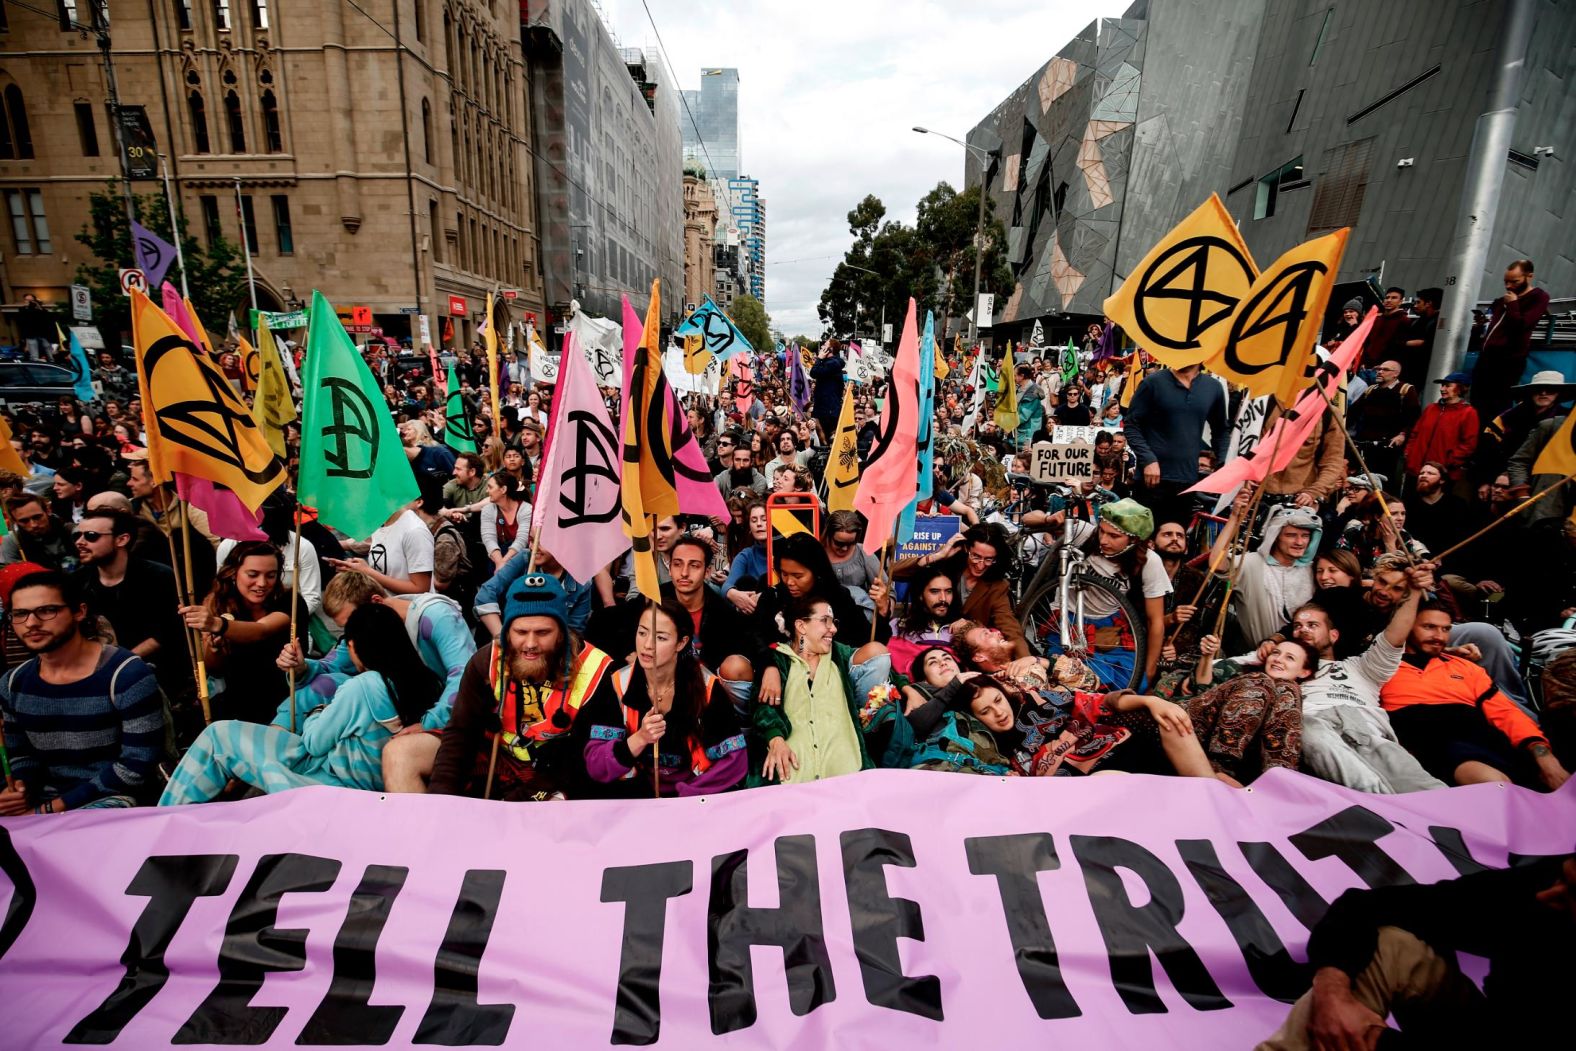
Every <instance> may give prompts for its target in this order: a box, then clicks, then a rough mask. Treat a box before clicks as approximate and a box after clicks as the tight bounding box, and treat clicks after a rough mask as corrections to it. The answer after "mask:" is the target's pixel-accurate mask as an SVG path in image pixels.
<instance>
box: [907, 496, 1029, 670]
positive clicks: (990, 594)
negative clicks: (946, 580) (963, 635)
mask: <svg viewBox="0 0 1576 1051" xmlns="http://www.w3.org/2000/svg"><path fill="white" fill-rule="evenodd" d="M937 565H939V566H941V567H943V568H945V569H946V570H947V571H948V573H949V574H950V575H951V577H952V588H953V593H954V594H955V595H956V597H957V601H958V603H959V605H960V606H961V607H962V610H963V616H965V617H967V618H968V619H969V620H972V621H976V622H977V623H980V624H983V625H985V626H986V627H989V628H995V629H996V630H997V631H999V632H1001V633H1002V634H1003V635H1005V636H1006V637H1007V638H1008V639H1009V640H1010V641H1011V642H1012V649H1013V656H1014V657H1027V656H1028V655H1029V644H1028V641H1027V640H1026V639H1025V638H1024V635H1023V625H1022V623H1020V622H1019V620H1018V615H1017V614H1016V613H1015V612H1013V608H1012V592H1011V589H1010V585H1009V584H1008V582H1007V575H1008V574H1009V573H1010V572H1011V570H1012V549H1011V548H1010V547H1009V546H1008V541H1007V531H1006V530H1005V529H1003V528H1002V527H1001V526H999V525H997V524H995V523H993V522H992V523H981V524H979V525H973V526H970V527H969V528H968V529H966V530H965V531H963V532H962V533H959V534H957V535H955V536H954V537H953V538H952V540H950V541H948V543H947V544H946V546H945V547H942V548H940V549H938V550H936V551H932V552H930V553H929V554H927V555H920V556H916V557H913V558H905V559H901V560H899V562H898V563H897V565H895V566H893V567H892V576H893V578H894V579H905V578H908V577H911V576H913V575H914V574H916V573H919V572H920V571H921V570H922V569H924V568H926V567H929V566H937Z"/></svg>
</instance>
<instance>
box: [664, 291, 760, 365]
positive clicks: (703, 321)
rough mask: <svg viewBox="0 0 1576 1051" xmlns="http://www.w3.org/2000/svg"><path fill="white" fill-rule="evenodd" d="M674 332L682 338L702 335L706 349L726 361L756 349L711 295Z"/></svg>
mask: <svg viewBox="0 0 1576 1051" xmlns="http://www.w3.org/2000/svg"><path fill="white" fill-rule="evenodd" d="M673 334H674V335H675V336H677V337H679V338H681V339H682V338H683V337H685V336H700V337H701V339H702V341H703V342H704V344H705V348H704V349H706V350H709V351H711V353H712V356H713V357H715V358H716V359H717V360H718V361H726V360H727V359H728V358H731V357H732V356H733V355H735V354H738V353H740V352H745V351H754V350H755V348H754V347H752V346H750V341H749V340H747V339H745V338H744V333H743V332H740V331H739V326H738V325H735V324H734V323H733V319H731V318H730V317H728V315H727V314H724V313H723V312H722V308H721V307H719V306H718V305H717V304H715V303H713V302H712V301H711V297H710V296H707V297H706V301H705V302H703V303H702V304H701V305H700V306H698V307H696V308H695V311H694V313H692V314H690V316H689V317H687V318H685V319H684V320H683V321H681V322H679V325H678V327H677V328H675V329H674V330H673Z"/></svg>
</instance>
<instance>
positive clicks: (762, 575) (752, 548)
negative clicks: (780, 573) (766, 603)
mask: <svg viewBox="0 0 1576 1051" xmlns="http://www.w3.org/2000/svg"><path fill="white" fill-rule="evenodd" d="M744 522H745V526H746V528H747V529H748V530H749V534H748V535H749V538H750V545H749V546H748V547H746V548H743V549H742V550H740V551H739V553H738V554H737V555H734V556H733V565H732V566H730V567H729V568H728V579H727V580H725V581H723V583H722V597H723V598H725V599H727V600H728V601H729V602H731V603H733V605H734V607H735V608H737V609H738V611H739V612H740V613H743V614H745V615H746V616H749V615H751V614H753V613H754V612H755V607H756V604H757V603H758V602H760V598H761V593H762V592H763V591H764V590H765V589H766V568H767V567H766V539H767V537H769V536H771V532H772V527H771V524H770V522H771V520H770V519H768V518H767V517H766V503H765V501H763V500H761V499H760V498H759V497H752V498H750V499H748V500H746V501H745V504H744ZM730 537H731V530H730Z"/></svg>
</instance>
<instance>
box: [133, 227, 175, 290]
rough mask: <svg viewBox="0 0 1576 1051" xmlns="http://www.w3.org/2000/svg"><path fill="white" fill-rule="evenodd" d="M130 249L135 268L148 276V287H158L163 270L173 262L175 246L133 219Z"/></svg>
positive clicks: (162, 277)
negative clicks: (134, 260)
mask: <svg viewBox="0 0 1576 1051" xmlns="http://www.w3.org/2000/svg"><path fill="white" fill-rule="evenodd" d="M131 250H132V255H133V256H134V257H135V258H136V260H137V269H139V270H141V271H142V272H143V273H144V274H146V275H147V276H148V287H149V288H158V287H159V286H160V285H161V284H163V283H164V275H165V272H166V271H168V270H169V269H170V264H171V263H173V262H175V246H174V245H172V244H170V243H169V242H168V241H166V240H165V239H164V238H162V237H160V236H159V235H158V234H156V233H154V232H153V231H152V230H149V229H148V228H147V227H146V226H143V225H142V224H141V223H139V222H137V221H136V220H135V219H133V220H132V221H131Z"/></svg>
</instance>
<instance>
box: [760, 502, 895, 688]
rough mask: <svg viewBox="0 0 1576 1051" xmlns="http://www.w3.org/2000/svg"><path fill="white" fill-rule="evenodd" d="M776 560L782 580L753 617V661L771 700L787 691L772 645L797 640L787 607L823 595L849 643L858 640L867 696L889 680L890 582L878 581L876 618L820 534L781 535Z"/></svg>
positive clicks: (861, 684) (859, 674) (859, 678)
mask: <svg viewBox="0 0 1576 1051" xmlns="http://www.w3.org/2000/svg"><path fill="white" fill-rule="evenodd" d="M772 559H773V561H774V562H775V569H776V570H777V584H776V585H774V586H773V587H770V588H767V589H766V590H765V591H763V592H762V593H761V600H760V603H759V604H758V605H757V606H756V607H755V614H754V615H753V616H752V617H751V618H750V621H749V632H750V635H751V637H752V638H753V639H754V641H755V643H756V644H757V646H758V647H760V648H759V649H757V651H756V654H755V657H754V659H753V661H752V665H753V667H754V668H755V669H756V673H757V675H758V677H759V678H760V680H761V683H762V684H763V688H764V689H765V690H766V697H765V700H766V702H767V703H768V704H772V703H775V699H776V698H780V697H781V696H782V682H781V681H780V680H779V679H778V678H777V672H776V669H775V668H774V667H773V666H772V656H771V649H772V646H773V644H774V643H777V642H783V641H787V642H792V641H794V636H793V634H792V633H791V629H790V625H789V621H788V614H787V610H788V608H789V606H791V605H793V603H794V602H796V601H798V600H800V599H805V598H809V597H812V596H814V597H817V598H820V599H822V600H823V601H825V602H826V603H827V605H828V606H830V607H831V609H832V615H833V616H834V617H835V618H836V620H837V629H838V630H839V631H842V632H844V633H845V636H846V637H847V638H848V642H849V645H850V646H852V645H858V646H859V649H858V650H857V651H855V653H854V656H853V661H852V666H853V675H854V687H855V688H856V690H857V691H858V693H859V697H860V698H861V699H863V698H864V696H865V695H866V694H867V693H868V692H869V690H870V689H871V688H872V687H874V686H876V685H878V684H880V683H884V682H886V681H887V679H888V678H890V677H891V674H892V658H891V656H890V655H889V654H888V653H887V648H886V641H887V640H888V639H890V638H891V637H892V624H891V621H890V620H888V617H889V615H890V614H891V611H892V596H891V595H890V594H888V593H887V590H886V584H885V582H884V581H879V580H878V581H876V584H875V594H873V595H871V599H872V600H873V601H874V603H875V623H874V628H873V630H872V625H871V619H870V618H869V617H868V616H866V615H865V611H864V610H863V609H862V608H861V607H860V606H859V605H858V604H857V603H856V602H855V601H854V597H853V596H852V595H850V594H849V593H848V589H847V588H845V587H843V585H841V584H839V583H838V582H837V574H835V573H833V572H832V566H831V563H829V562H828V561H827V559H826V551H825V550H824V549H823V548H822V547H821V545H820V543H818V542H817V541H816V539H815V537H813V536H811V535H809V534H808V533H795V534H794V535H793V536H786V537H783V538H782V539H780V540H778V541H777V543H775V544H774V545H773V546H772Z"/></svg>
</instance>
